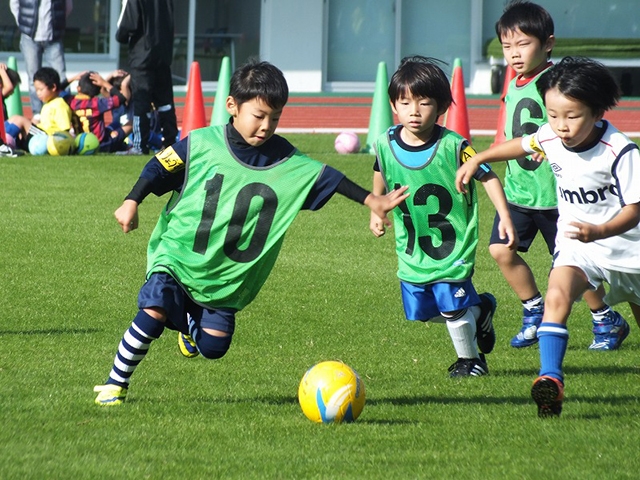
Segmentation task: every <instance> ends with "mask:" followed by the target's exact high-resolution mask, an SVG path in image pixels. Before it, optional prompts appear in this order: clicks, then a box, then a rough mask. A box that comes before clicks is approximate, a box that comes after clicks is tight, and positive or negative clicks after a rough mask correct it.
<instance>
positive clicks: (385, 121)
mask: <svg viewBox="0 0 640 480" xmlns="http://www.w3.org/2000/svg"><path fill="white" fill-rule="evenodd" d="M388 85H389V80H388V78H387V64H386V63H385V62H380V63H378V74H377V76H376V89H375V92H373V103H372V105H371V117H370V118H369V133H368V134H367V144H366V146H365V148H364V151H365V152H368V153H375V152H374V150H373V144H374V143H375V141H376V139H377V138H378V137H379V136H380V134H381V133H384V132H385V131H386V130H387V129H388V128H389V127H391V126H392V125H393V112H392V111H391V104H390V103H389V95H388V93H387V88H388Z"/></svg>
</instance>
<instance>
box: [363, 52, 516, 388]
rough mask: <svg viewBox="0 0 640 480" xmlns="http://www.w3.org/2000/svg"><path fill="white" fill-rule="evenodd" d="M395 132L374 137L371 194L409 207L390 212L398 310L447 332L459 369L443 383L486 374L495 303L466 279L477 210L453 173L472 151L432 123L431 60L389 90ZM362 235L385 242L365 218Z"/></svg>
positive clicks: (496, 190) (440, 97)
mask: <svg viewBox="0 0 640 480" xmlns="http://www.w3.org/2000/svg"><path fill="white" fill-rule="evenodd" d="M389 100H390V101H391V107H392V109H393V111H394V112H395V113H396V115H397V116H398V120H399V121H400V124H399V125H395V126H393V127H391V128H390V129H389V130H387V131H386V132H385V133H383V134H382V135H380V137H379V138H378V139H377V140H376V142H375V144H374V147H375V150H376V162H375V165H374V175H373V192H374V193H377V194H382V193H383V192H384V191H385V189H386V190H391V189H393V188H397V186H399V185H408V186H409V189H410V191H411V198H409V200H407V201H406V202H403V203H402V204H401V205H400V206H399V207H398V208H396V209H395V210H394V211H393V217H394V219H395V221H394V225H395V228H394V230H395V233H396V254H397V255H398V278H399V279H400V287H401V291H402V304H403V306H404V312H405V316H406V318H407V319H408V320H417V321H422V322H427V321H432V322H439V323H445V324H446V325H447V330H448V331H449V335H450V337H451V340H452V341H453V346H454V348H455V351H456V354H457V356H458V359H457V361H456V362H455V363H454V364H453V365H451V367H450V368H449V375H450V376H451V377H469V376H474V377H478V376H481V375H486V374H487V373H489V369H488V367H487V363H486V359H485V356H484V354H485V353H489V352H491V351H492V350H493V347H494V345H495V341H496V338H495V333H494V329H493V322H492V318H493V313H494V312H495V309H496V300H495V298H494V297H493V295H491V294H489V293H483V294H480V295H478V293H477V292H476V290H475V288H474V286H473V283H472V282H471V276H472V275H473V269H474V267H475V257H476V247H477V245H478V203H477V198H476V191H475V189H474V188H471V189H470V191H469V193H468V194H466V195H460V194H459V193H458V192H457V190H456V188H455V183H454V180H455V177H456V171H457V170H458V167H459V166H460V165H461V164H462V163H463V162H464V161H465V160H466V159H468V158H469V157H471V156H473V155H475V150H473V148H472V147H471V146H470V145H469V143H468V142H467V140H465V139H464V138H463V137H461V136H460V135H458V134H457V133H455V132H452V131H450V130H447V129H446V128H443V127H441V126H440V125H438V124H437V123H436V122H437V120H438V117H440V115H442V114H444V113H445V112H446V111H447V109H448V108H449V106H450V105H451V102H452V97H451V88H450V86H449V81H448V80H447V77H446V75H445V74H444V72H443V71H442V69H441V68H440V67H439V66H438V65H437V64H436V62H435V61H434V60H432V59H429V58H425V57H421V56H414V57H408V58H405V59H403V60H402V63H401V64H400V67H398V70H397V71H396V72H395V73H394V74H393V76H392V77H391V82H390V85H389ZM476 178H477V179H478V180H479V181H480V182H482V184H483V186H484V187H485V190H486V191H487V194H488V196H489V198H490V199H491V201H492V202H493V204H494V205H495V207H496V209H497V211H498V214H499V215H500V225H499V227H500V237H501V238H503V239H504V242H505V243H506V245H507V246H508V248H516V247H517V244H518V240H517V236H516V234H515V231H514V229H513V225H512V223H511V216H510V215H509V209H508V207H507V200H506V198H505V195H504V191H503V190H502V185H501V183H500V180H499V179H498V177H497V176H496V175H495V173H493V172H492V171H491V170H490V169H489V167H486V168H483V170H482V171H481V172H480V173H478V175H477V176H476ZM370 229H371V231H372V232H373V234H374V235H375V236H378V237H379V236H381V235H383V234H384V218H380V217H378V216H377V215H376V213H375V212H372V213H371V223H370Z"/></svg>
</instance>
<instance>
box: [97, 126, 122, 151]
mask: <svg viewBox="0 0 640 480" xmlns="http://www.w3.org/2000/svg"><path fill="white" fill-rule="evenodd" d="M113 132H115V133H116V135H115V136H112V133H113ZM125 138H127V136H126V135H125V133H124V130H122V127H113V126H111V125H108V126H107V127H105V130H104V138H103V139H102V142H100V151H101V152H119V151H121V150H124V149H125V143H124V139H125Z"/></svg>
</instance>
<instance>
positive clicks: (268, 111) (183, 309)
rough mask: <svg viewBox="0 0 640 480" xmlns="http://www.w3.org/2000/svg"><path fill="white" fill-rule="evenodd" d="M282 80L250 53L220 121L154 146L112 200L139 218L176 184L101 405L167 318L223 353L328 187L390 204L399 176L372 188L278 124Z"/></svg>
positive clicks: (382, 206) (129, 220)
mask: <svg viewBox="0 0 640 480" xmlns="http://www.w3.org/2000/svg"><path fill="white" fill-rule="evenodd" d="M288 95H289V90H288V87H287V83H286V80H285V78H284V76H283V74H282V72H281V71H280V70H279V69H278V68H276V67H275V66H273V65H271V64H269V63H267V62H257V61H250V62H248V63H247V64H245V65H243V66H241V67H240V68H239V69H238V70H237V71H236V72H235V73H234V74H233V77H232V79H231V86H230V92H229V97H228V98H227V99H226V107H227V111H228V112H229V114H230V116H231V118H230V121H229V123H228V124H227V125H224V126H212V127H205V128H201V129H198V130H194V131H192V132H190V134H189V135H188V136H187V137H185V138H184V139H183V140H181V141H179V142H177V143H176V144H174V145H173V146H171V147H169V148H166V149H165V150H163V151H161V152H159V153H158V154H157V155H156V156H155V157H153V158H152V159H151V160H150V161H149V162H148V163H147V165H146V166H145V167H144V169H143V171H142V173H141V175H140V178H139V180H138V182H137V183H136V184H135V186H134V187H133V190H132V191H131V193H129V195H128V196H127V197H126V199H125V201H124V203H123V204H122V206H121V207H120V208H118V209H117V210H116V212H115V216H116V219H117V220H118V223H119V224H120V225H121V227H122V230H123V231H124V232H125V233H127V232H129V231H131V230H134V229H135V228H137V226H138V205H139V204H140V202H142V200H143V199H144V198H145V197H146V196H147V195H148V194H150V193H153V194H155V195H158V196H159V195H163V194H165V193H168V192H172V195H171V198H170V199H169V201H168V203H167V205H166V207H165V208H164V210H163V211H162V213H161V215H160V218H159V220H158V223H157V225H156V227H155V230H154V231H153V233H152V235H151V239H150V240H149V246H148V252H147V253H148V255H147V280H146V282H145V284H144V285H143V286H142V288H141V289H140V293H139V295H138V308H139V311H138V314H137V315H136V317H135V318H134V319H133V322H132V324H131V326H130V327H129V329H128V330H127V331H126V332H125V333H124V336H123V337H122V340H121V341H120V344H119V346H118V351H117V353H116V357H115V360H114V363H113V367H112V369H111V372H110V373H109V377H108V379H107V381H106V384H105V385H98V386H96V387H95V389H94V390H95V391H96V392H98V396H97V398H96V400H95V403H97V404H98V405H118V404H121V403H122V402H123V401H124V399H125V397H126V394H127V390H128V388H129V380H130V377H131V375H132V374H133V372H134V370H135V369H136V367H137V366H138V364H139V363H140V362H141V361H142V359H143V358H144V356H145V355H146V353H147V351H148V349H149V346H150V345H151V343H152V341H153V340H155V339H157V338H158V337H160V335H161V334H162V332H163V331H164V329H165V328H169V329H172V330H177V331H178V345H179V348H180V351H181V352H182V354H183V355H185V356H186V357H194V356H197V355H199V354H202V355H203V356H204V357H206V358H209V359H217V358H221V357H222V356H223V355H224V354H225V353H226V352H227V350H228V349H229V347H230V345H231V339H232V336H233V332H234V327H235V314H236V312H238V311H239V310H242V309H243V308H244V307H245V306H247V305H248V304H249V303H250V302H251V301H252V300H253V299H254V298H255V296H256V295H257V294H258V292H259V291H260V288H261V287H262V285H263V284H264V282H265V281H266V279H267V277H268V276H269V273H270V272H271V269H272V267H273V265H274V263H275V261H276V258H277V257H278V253H279V251H280V247H281V245H282V242H283V240H284V235H285V233H286V231H287V229H288V228H289V226H290V225H291V223H292V222H293V220H294V219H295V217H296V215H297V214H298V212H299V211H300V210H317V209H319V208H321V207H322V206H323V205H324V204H325V203H326V202H327V201H328V200H329V199H330V198H331V197H332V196H333V194H334V193H336V192H337V193H340V194H342V195H344V196H346V197H347V198H350V199H351V200H354V201H356V202H359V203H361V204H364V205H366V206H368V207H369V208H370V209H371V211H372V212H375V213H376V215H380V216H381V217H382V218H384V219H385V221H386V222H387V223H390V222H389V220H388V219H387V218H386V214H387V212H389V211H390V210H392V209H393V208H394V207H396V206H397V205H399V204H400V202H402V201H403V200H404V199H405V198H407V197H408V194H405V190H406V189H407V187H402V188H398V189H396V190H394V191H393V192H390V193H389V194H388V195H386V196H381V195H374V194H371V193H369V192H368V191H366V190H365V189H363V188H361V187H359V186H358V185H356V184H355V183H353V182H351V181H350V180H349V179H347V178H346V177H345V176H344V174H342V173H340V172H339V171H337V170H335V169H333V168H331V167H329V166H327V165H323V164H321V163H319V162H317V161H315V160H312V159H311V158H308V157H307V156H305V155H303V154H302V153H300V152H299V151H298V150H297V149H296V148H295V147H294V146H292V145H291V144H290V143H289V142H288V141H287V140H285V139H284V138H282V137H280V136H278V135H275V134H274V133H275V130H276V127H277V126H278V121H279V120H280V116H281V115H282V110H283V108H284V106H285V104H286V103H287V100H288Z"/></svg>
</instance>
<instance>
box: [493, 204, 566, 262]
mask: <svg viewBox="0 0 640 480" xmlns="http://www.w3.org/2000/svg"><path fill="white" fill-rule="evenodd" d="M509 212H510V213H511V220H512V221H513V226H514V228H515V229H516V232H518V237H519V238H520V244H519V245H518V251H519V252H528V251H529V247H530V246H531V244H532V243H533V239H534V238H536V235H537V234H538V232H540V233H541V234H542V238H544V241H545V242H546V244H547V248H548V249H549V253H550V254H551V255H553V252H554V250H555V245H556V232H557V231H558V210H557V209H553V210H532V209H524V208H521V207H516V206H514V205H511V204H509ZM499 221H500V217H499V216H498V214H496V216H495V218H494V219H493V229H492V230H491V238H490V239H489V245H493V244H494V243H502V244H505V243H507V239H506V238H505V239H502V238H500V235H499V233H498V222H499Z"/></svg>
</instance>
